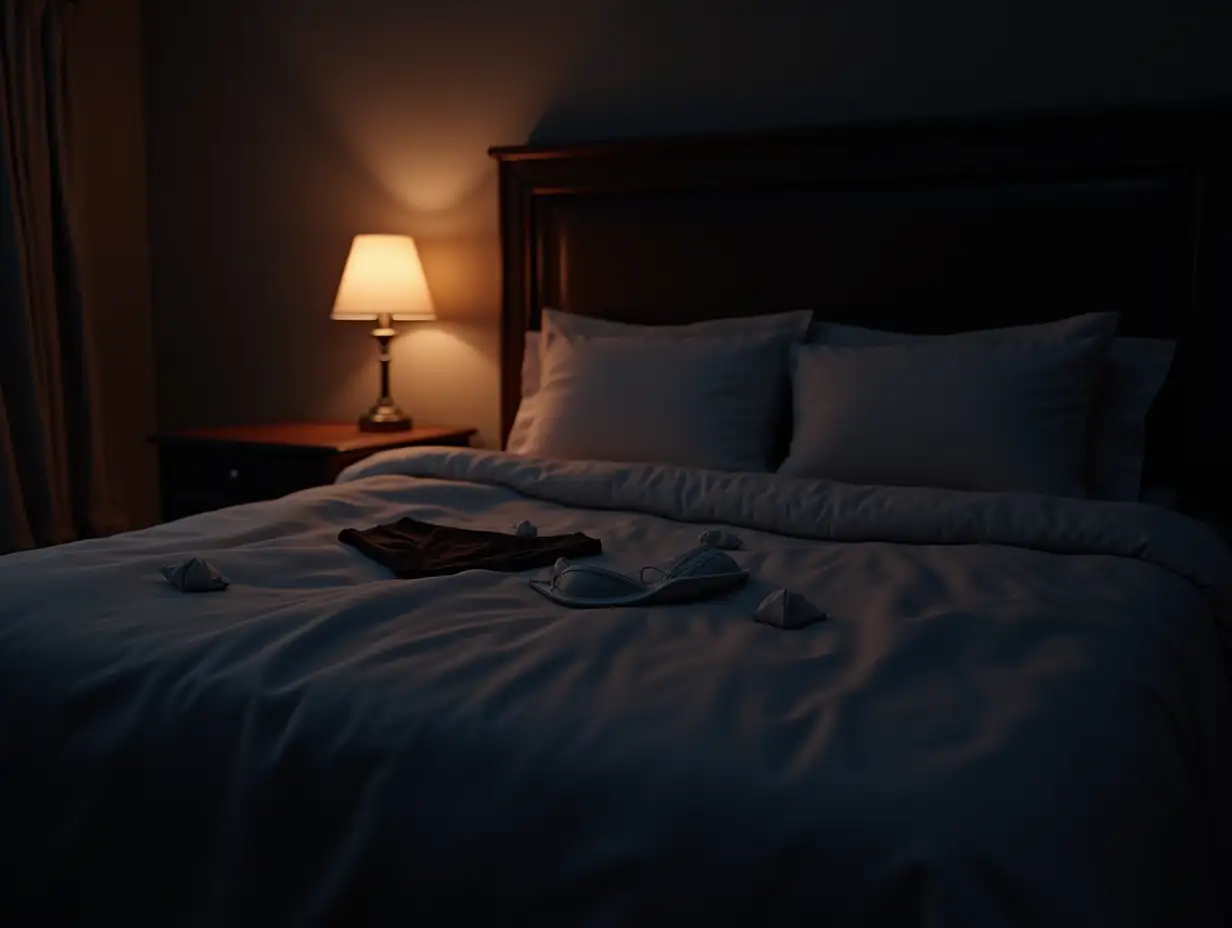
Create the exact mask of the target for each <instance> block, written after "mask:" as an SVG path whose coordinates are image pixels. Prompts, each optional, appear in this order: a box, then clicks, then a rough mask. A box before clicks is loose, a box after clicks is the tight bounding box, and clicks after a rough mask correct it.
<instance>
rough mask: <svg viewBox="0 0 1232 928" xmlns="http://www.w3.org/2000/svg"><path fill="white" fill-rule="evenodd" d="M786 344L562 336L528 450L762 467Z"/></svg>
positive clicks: (551, 355) (547, 367) (550, 359)
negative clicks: (566, 337) (564, 337)
mask: <svg viewBox="0 0 1232 928" xmlns="http://www.w3.org/2000/svg"><path fill="white" fill-rule="evenodd" d="M787 349H788V344H787V343H786V342H785V341H784V339H783V338H782V337H781V336H774V337H763V338H760V339H749V338H747V337H745V338H741V339H728V338H722V339H720V338H690V339H683V340H671V341H668V340H662V341H658V340H647V339H643V338H569V339H559V340H558V341H556V342H555V343H553V345H552V348H551V350H550V351H549V352H548V353H547V355H546V356H545V357H544V359H543V382H542V385H541V386H540V388H539V393H538V394H537V395H536V396H535V403H536V407H535V417H534V423H533V425H532V426H531V429H530V434H529V435H528V436H527V440H526V442H525V445H524V450H523V453H525V454H528V455H533V456H537V457H546V458H561V459H571V460H602V461H637V462H651V463H660V464H679V465H683V466H688V467H703V468H709V469H713V470H727V471H763V472H764V471H766V470H768V469H769V468H770V465H771V456H772V454H773V449H774V438H775V428H776V425H777V424H778V415H779V402H780V400H781V399H782V397H783V394H784V390H785V386H786V384H785V381H786V369H785V368H786V361H787Z"/></svg>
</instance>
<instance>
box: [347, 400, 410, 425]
mask: <svg viewBox="0 0 1232 928" xmlns="http://www.w3.org/2000/svg"><path fill="white" fill-rule="evenodd" d="M410 427H411V417H410V416H408V415H407V414H406V413H404V412H403V411H402V410H401V409H399V408H398V407H397V405H396V404H395V403H377V404H376V405H375V406H373V407H372V408H371V409H369V410H368V411H367V412H366V413H365V414H364V415H362V416H360V417H359V430H360V431H361V432H405V431H406V430H407V429H409V428H410Z"/></svg>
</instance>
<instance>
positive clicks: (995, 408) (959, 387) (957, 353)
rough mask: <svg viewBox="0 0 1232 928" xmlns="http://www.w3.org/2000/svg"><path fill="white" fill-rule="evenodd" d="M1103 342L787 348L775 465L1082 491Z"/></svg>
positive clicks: (897, 479)
mask: <svg viewBox="0 0 1232 928" xmlns="http://www.w3.org/2000/svg"><path fill="white" fill-rule="evenodd" d="M1107 347H1108V339H1107V338H1088V339H1079V340H1076V341H1071V342H1057V343H1046V342H1030V341H1027V342H1013V341H1004V342H984V341H978V340H970V341H946V342H944V343H942V342H927V343H920V342H916V343H912V344H903V345H885V346H876V347H868V348H836V347H828V346H822V345H800V346H797V347H796V348H795V349H793V355H792V388H793V402H794V409H795V415H794V423H793V428H794V431H793V435H792V443H791V452H790V454H789V455H788V458H787V460H786V461H785V462H784V463H783V466H782V468H781V472H782V473H785V474H789V475H792V476H798V477H817V478H828V479H832V480H840V481H843V482H845V483H857V484H879V485H888V486H929V487H944V488H949V489H955V490H986V491H994V492H995V491H1013V492H1026V493H1046V494H1052V495H1057V496H1073V497H1081V496H1085V495H1086V493H1085V485H1084V473H1085V463H1086V461H1085V448H1086V424H1087V416H1088V411H1089V409H1090V404H1091V397H1092V393H1093V390H1094V387H1095V383H1096V379H1097V377H1098V375H1099V372H1100V370H1101V358H1102V354H1103V353H1104V352H1105V351H1106V350H1107Z"/></svg>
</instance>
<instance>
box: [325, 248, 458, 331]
mask: <svg viewBox="0 0 1232 928" xmlns="http://www.w3.org/2000/svg"><path fill="white" fill-rule="evenodd" d="M382 316H388V317H389V318H390V319H392V320H393V321H394V322H413V321H424V320H429V319H435V318H436V308H435V307H434V306H433V305H432V294H431V293H430V292H429V290H428V281H427V279H426V278H425V277H424V272H423V265H422V264H421V263H420V261H419V249H417V248H416V247H415V240H414V239H413V238H411V237H410V236H409V235H357V236H355V241H353V242H352V243H351V252H350V254H349V255H347V262H346V267H345V268H344V269H343V271H342V282H341V283H340V284H339V285H338V295H337V296H336V297H334V308H333V310H332V311H331V312H330V314H329V317H330V318H331V319H344V320H349V321H355V322H371V321H375V320H377V319H380V318H381V317H382ZM386 324H387V323H386Z"/></svg>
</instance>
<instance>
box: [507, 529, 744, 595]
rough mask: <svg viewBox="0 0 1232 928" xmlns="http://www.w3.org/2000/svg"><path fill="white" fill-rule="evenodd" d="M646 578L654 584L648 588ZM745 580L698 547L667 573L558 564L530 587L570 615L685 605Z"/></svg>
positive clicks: (728, 562)
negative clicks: (576, 611)
mask: <svg viewBox="0 0 1232 928" xmlns="http://www.w3.org/2000/svg"><path fill="white" fill-rule="evenodd" d="M647 574H651V575H655V576H657V578H658V579H656V580H653V581H651V582H647V580H646V576H647ZM748 577H749V572H748V571H747V570H744V569H742V568H741V567H740V565H739V564H737V563H736V562H735V561H734V560H732V558H731V556H730V555H729V554H727V553H726V552H724V551H720V550H719V549H718V548H715V547H712V546H710V545H700V546H698V547H696V548H693V549H692V550H690V551H686V552H685V553H684V554H682V555H681V556H680V557H678V558H676V559H675V560H674V561H672V562H671V564H670V565H668V566H667V567H666V568H660V567H643V568H642V569H641V571H640V572H639V575H638V577H637V578H634V577H630V576H628V575H627V574H622V573H620V572H619V571H616V570H611V569H609V568H607V567H600V566H599V565H598V564H587V563H584V562H579V563H574V562H573V561H570V560H567V559H566V558H561V559H560V560H558V561H557V562H556V565H555V566H554V567H553V568H552V575H551V577H550V578H549V579H547V580H532V581H530V585H531V586H532V587H533V588H534V589H535V590H537V591H538V592H540V593H542V594H543V595H544V596H546V597H547V598H548V599H550V600H552V601H553V602H557V603H560V604H561V605H562V606H569V607H571V608H574V609H598V608H603V607H612V606H643V605H653V604H656V603H685V602H696V601H698V600H702V599H709V598H711V597H713V596H717V595H719V594H720V593H725V592H727V591H728V590H731V589H734V588H736V587H738V586H740V585H742V584H743V583H744V582H745V581H746V580H747V579H748Z"/></svg>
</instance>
